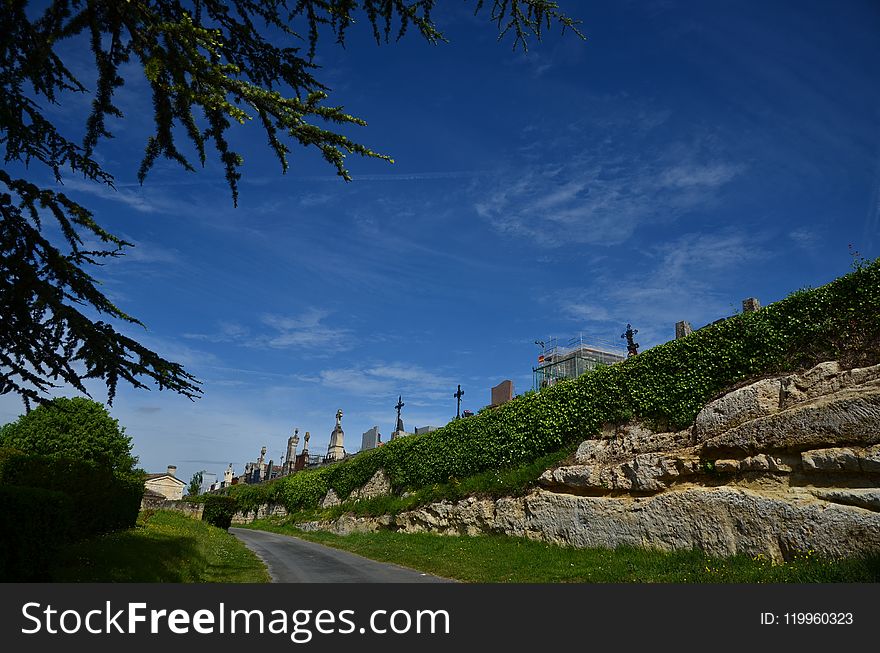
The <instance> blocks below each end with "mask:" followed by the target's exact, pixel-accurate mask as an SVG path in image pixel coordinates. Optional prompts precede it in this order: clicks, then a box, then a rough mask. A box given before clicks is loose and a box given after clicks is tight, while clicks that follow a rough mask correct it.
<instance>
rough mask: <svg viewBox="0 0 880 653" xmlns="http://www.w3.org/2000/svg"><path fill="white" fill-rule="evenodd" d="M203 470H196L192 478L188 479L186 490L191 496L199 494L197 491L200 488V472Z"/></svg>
mask: <svg viewBox="0 0 880 653" xmlns="http://www.w3.org/2000/svg"><path fill="white" fill-rule="evenodd" d="M204 471H205V470H202V471H201V472H196V473H195V474H193V477H192V479H190V482H189V489H187V491H186V493H187V495H189V496H191V497H197V496H199V492H200V491H201V489H202V474H203V473H204Z"/></svg>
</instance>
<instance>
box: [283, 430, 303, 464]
mask: <svg viewBox="0 0 880 653" xmlns="http://www.w3.org/2000/svg"><path fill="white" fill-rule="evenodd" d="M298 444H299V429H293V435H292V436H290V437H289V438H287V455H286V456H285V458H284V460H286V461H287V462H286V463H284V472H285V473H286V474H290V473H291V472H292V471H293V465H294V463H295V462H296V446H297V445H298Z"/></svg>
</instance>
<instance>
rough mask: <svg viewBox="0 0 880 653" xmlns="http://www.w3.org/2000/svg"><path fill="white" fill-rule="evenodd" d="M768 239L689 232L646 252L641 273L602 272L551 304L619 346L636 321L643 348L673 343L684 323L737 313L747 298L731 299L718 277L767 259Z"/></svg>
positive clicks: (730, 233) (737, 233)
mask: <svg viewBox="0 0 880 653" xmlns="http://www.w3.org/2000/svg"><path fill="white" fill-rule="evenodd" d="M763 241H764V236H762V235H761V234H746V233H744V232H741V231H735V230H730V231H726V232H723V233H716V234H699V233H690V234H684V235H682V236H680V237H678V238H675V239H673V240H670V241H668V242H665V243H662V244H658V245H656V246H654V247H653V248H651V249H650V250H649V251H647V252H645V257H644V260H645V261H646V264H645V265H643V266H641V267H640V268H639V269H638V270H631V271H627V272H625V273H623V274H619V275H614V276H612V275H609V274H599V275H597V276H596V277H595V279H594V281H593V282H592V283H591V284H590V285H588V286H586V287H582V288H566V289H564V290H560V291H558V292H557V293H555V294H553V295H552V297H551V298H550V300H549V301H552V302H553V303H554V305H555V306H556V307H558V308H559V309H560V312H561V313H562V315H563V316H565V317H566V318H568V319H569V320H571V321H572V322H575V323H577V325H578V329H580V330H584V331H585V332H586V333H587V334H588V335H589V334H601V335H602V336H604V337H605V338H610V339H611V341H612V342H613V343H614V344H617V345H619V344H620V343H619V342H617V336H618V333H619V332H618V331H617V330H618V329H620V328H621V327H622V325H625V324H626V323H627V322H631V323H632V324H633V325H634V326H636V327H637V328H639V329H640V333H639V336H640V340H641V342H642V343H643V347H642V349H643V350H644V348H645V347H646V346H652V345H655V344H658V343H660V342H665V341H667V340H670V339H671V338H672V337H673V335H674V329H673V327H674V325H675V323H676V322H678V321H680V320H687V321H689V322H691V323H692V325H693V326H694V328H698V327H700V326H703V325H704V324H707V323H709V322H711V321H714V320H716V319H718V318H721V317H725V316H727V315H730V314H731V313H732V312H733V311H734V310H736V309H737V308H738V306H737V304H738V302H739V300H740V299H742V298H741V297H730V296H728V295H727V294H726V292H727V291H725V290H723V287H724V285H725V284H722V283H719V279H722V278H724V277H729V276H730V275H731V274H736V273H737V272H738V271H741V270H742V269H743V266H746V265H752V264H754V263H757V262H759V261H761V260H764V259H766V258H767V257H768V256H769V253H768V250H767V249H766V248H765V247H764V245H763ZM596 298H601V303H599V302H598V301H597V300H596Z"/></svg>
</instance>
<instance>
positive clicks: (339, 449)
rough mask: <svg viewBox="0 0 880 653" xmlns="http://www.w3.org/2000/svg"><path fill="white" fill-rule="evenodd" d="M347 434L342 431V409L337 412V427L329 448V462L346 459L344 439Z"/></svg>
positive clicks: (331, 435) (331, 437)
mask: <svg viewBox="0 0 880 653" xmlns="http://www.w3.org/2000/svg"><path fill="white" fill-rule="evenodd" d="M344 437H345V433H344V432H343V431H342V409H341V408H340V409H339V410H337V411H336V427H335V428H334V429H333V432H332V433H330V444H329V445H328V446H327V456H326V458H327V459H328V460H342V459H343V458H345V448H344V447H343V438H344Z"/></svg>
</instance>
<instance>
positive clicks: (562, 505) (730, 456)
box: [304, 362, 880, 560]
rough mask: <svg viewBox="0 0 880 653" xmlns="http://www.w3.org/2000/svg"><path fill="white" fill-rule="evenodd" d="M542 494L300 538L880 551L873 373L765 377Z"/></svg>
mask: <svg viewBox="0 0 880 653" xmlns="http://www.w3.org/2000/svg"><path fill="white" fill-rule="evenodd" d="M386 480H387V479H386ZM539 483H540V488H539V489H537V490H535V491H533V492H532V493H531V494H529V495H527V496H524V497H507V498H502V499H498V500H491V499H478V498H473V497H471V498H468V499H465V500H462V501H458V502H455V503H453V502H448V501H443V502H439V503H435V504H431V505H429V506H424V507H422V508H419V509H417V510H412V511H409V512H405V513H401V514H399V515H396V516H393V517H391V516H384V517H381V518H363V517H361V518H355V517H353V516H344V517H343V518H340V519H339V520H337V521H335V522H333V523H317V522H316V523H311V524H307V525H304V527H305V528H310V529H315V528H325V529H330V530H333V531H335V532H338V533H346V532H353V531H369V530H378V529H394V530H400V531H404V532H435V533H447V534H477V533H505V534H509V535H518V536H524V537H529V538H533V539H540V540H544V541H548V542H554V543H558V544H564V545H568V546H576V547H616V546H619V545H634V546H644V547H650V548H658V549H665V550H672V549H690V548H699V549H702V550H704V551H706V552H707V553H709V554H712V555H725V556H726V555H733V554H737V553H742V554H748V555H757V554H763V555H766V556H769V557H771V558H773V559H775V560H784V559H788V558H790V557H791V556H793V555H794V554H795V553H797V552H800V551H809V550H812V551H815V552H817V553H820V554H824V555H830V556H850V555H860V554H865V553H870V552H873V553H876V552H880V365H876V366H873V367H867V368H860V369H852V370H843V369H841V368H840V366H839V365H838V363H836V362H826V363H821V364H820V365H817V366H816V367H814V368H812V369H810V370H808V371H806V372H804V373H801V374H790V375H785V376H779V377H776V378H772V379H762V380H760V381H757V382H755V383H752V384H750V385H746V386H744V387H741V388H738V389H736V390H733V391H732V392H729V393H727V394H726V395H724V396H722V397H720V398H718V399H716V400H715V401H712V402H711V403H709V404H708V405H707V406H705V408H703V410H702V411H700V413H699V414H698V415H697V417H696V420H695V422H694V425H693V426H692V427H691V428H689V429H686V430H683V431H679V432H676V433H655V432H653V431H650V430H649V429H647V428H645V427H644V426H642V425H639V424H629V425H620V426H615V427H609V428H606V429H605V430H604V431H603V432H602V433H601V434H600V435H599V437H597V438H595V439H590V440H586V441H584V442H583V443H581V445H580V446H579V447H578V449H577V452H576V453H575V455H574V456H573V457H572V459H571V460H569V461H567V462H566V464H564V465H560V466H559V467H556V468H554V469H550V470H547V471H546V472H545V473H544V474H543V475H542V476H541V478H540V480H539ZM368 485H369V484H368ZM388 489H389V490H390V485H389V486H388ZM361 496H363V495H361Z"/></svg>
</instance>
